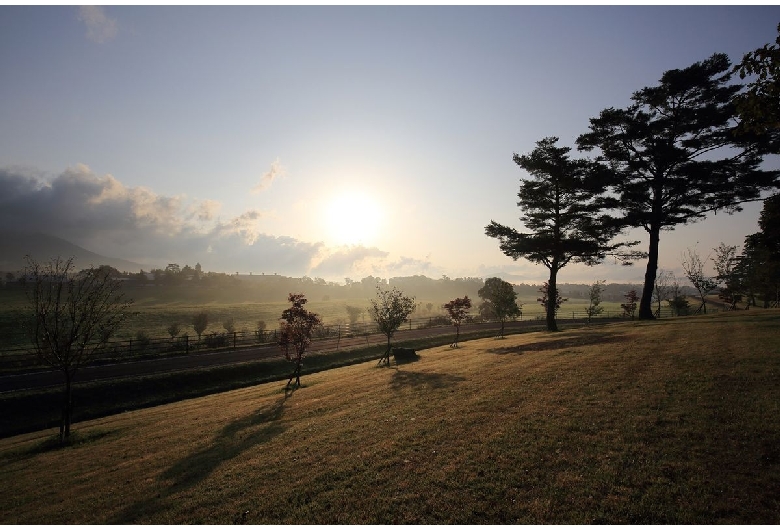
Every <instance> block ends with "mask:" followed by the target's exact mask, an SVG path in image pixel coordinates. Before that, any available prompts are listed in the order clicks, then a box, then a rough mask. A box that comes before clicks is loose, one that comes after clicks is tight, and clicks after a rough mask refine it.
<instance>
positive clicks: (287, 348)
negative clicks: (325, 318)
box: [279, 293, 322, 388]
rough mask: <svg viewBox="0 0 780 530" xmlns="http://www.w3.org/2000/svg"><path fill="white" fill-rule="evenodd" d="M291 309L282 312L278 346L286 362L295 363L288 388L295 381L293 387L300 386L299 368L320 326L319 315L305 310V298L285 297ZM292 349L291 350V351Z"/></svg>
mask: <svg viewBox="0 0 780 530" xmlns="http://www.w3.org/2000/svg"><path fill="white" fill-rule="evenodd" d="M287 300H288V301H289V302H290V303H291V304H292V305H291V307H289V308H287V309H285V310H284V311H283V312H282V324H281V329H280V335H279V346H281V348H282V350H284V356H285V358H286V359H287V360H288V361H291V362H293V363H295V370H294V371H293V373H292V374H291V375H290V380H289V381H287V387H288V388H289V387H290V385H291V384H292V381H293V379H295V386H296V387H300V386H301V367H302V366H303V357H304V355H305V353H306V348H307V347H308V346H309V344H311V336H312V333H313V332H314V329H315V328H316V327H318V326H320V325H322V320H320V317H319V315H317V314H316V313H312V312H311V311H309V310H307V309H305V308H304V307H303V306H304V305H306V302H307V300H306V298H305V297H304V295H303V294H293V293H290V295H289V296H288V297H287ZM291 347H292V349H291Z"/></svg>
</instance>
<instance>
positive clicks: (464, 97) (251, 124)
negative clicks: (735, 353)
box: [0, 5, 780, 283]
mask: <svg viewBox="0 0 780 530" xmlns="http://www.w3.org/2000/svg"><path fill="white" fill-rule="evenodd" d="M778 22H780V6H771V5H770V6H758V7H755V6H753V7H735V6H731V7H729V6H687V7H677V6H645V7H620V6H600V7H587V6H537V7H533V6H497V7H469V6H454V7H453V6H434V7H418V6H390V7H370V6H369V7H359V6H343V7H324V6H323V7H317V6H315V7H311V6H309V7H303V6H281V7H271V6H244V7H154V6H105V7H95V6H91V7H89V6H81V7H78V6H16V7H8V6H0V72H2V82H0V227H4V228H13V229H19V230H22V229H23V230H29V231H39V232H45V233H48V234H51V235H55V236H58V237H62V238H64V239H67V240H68V241H71V242H73V243H75V244H78V245H80V246H82V247H84V248H86V249H88V250H90V251H93V252H97V253H99V254H102V255H106V256H111V257H115V258H123V259H127V260H132V261H135V262H137V263H139V264H141V265H143V266H144V267H146V268H147V270H148V269H149V268H155V267H161V268H163V267H165V265H166V264H168V263H178V264H180V265H182V266H183V265H184V264H189V265H190V266H194V265H195V263H200V264H201V266H202V267H203V269H204V270H209V271H220V272H231V273H232V272H240V273H242V274H249V273H250V272H251V273H253V274H261V273H264V274H273V273H277V274H283V275H286V276H295V277H297V276H303V275H307V276H310V277H321V278H324V279H326V280H329V281H337V282H343V281H344V278H352V279H360V278H363V277H365V276H368V275H373V276H378V277H382V278H391V277H394V276H410V275H415V274H422V275H425V276H428V277H432V278H439V277H441V276H443V275H446V276H449V277H451V278H457V277H483V278H486V277H489V276H494V275H497V274H501V275H503V276H504V277H506V278H508V279H510V280H511V281H514V282H517V283H519V282H525V283H541V282H543V281H544V280H546V278H547V270H546V269H545V268H544V267H543V266H540V265H534V264H532V263H530V262H528V261H525V260H522V259H521V260H518V261H513V260H512V259H511V258H509V257H507V256H505V255H504V254H502V253H501V251H500V250H499V248H498V241H497V240H495V239H491V238H488V237H487V236H485V235H484V229H485V226H486V225H487V224H489V223H490V221H491V220H495V221H497V222H499V223H501V224H506V225H510V226H514V227H516V228H517V229H518V230H522V229H523V227H522V224H521V223H520V221H519V217H520V215H521V212H520V210H519V208H518V207H517V192H518V190H519V184H520V179H521V178H523V177H524V176H526V175H524V172H523V171H522V170H521V169H520V168H519V166H517V165H516V164H515V163H514V162H513V160H512V156H513V154H514V153H519V154H524V153H529V152H530V151H531V150H533V148H534V147H535V144H536V142H537V141H538V140H540V139H542V138H544V137H547V136H557V137H559V138H560V145H567V146H570V147H574V141H575V139H576V138H577V136H579V135H580V134H582V133H584V132H587V130H588V124H589V121H588V120H589V119H590V118H592V117H595V116H597V115H598V114H599V112H600V111H601V110H602V109H604V108H608V107H616V108H622V107H625V106H627V105H628V104H629V103H630V97H631V95H632V93H633V92H635V91H637V90H640V89H641V88H643V87H645V86H652V85H654V84H656V83H657V82H658V80H659V79H660V77H661V75H662V74H663V72H664V71H666V70H671V69H675V68H684V67H687V66H689V65H691V64H693V63H694V62H697V61H701V60H704V59H706V58H708V57H709V56H711V55H712V54H713V53H726V54H728V55H729V57H730V58H731V60H732V62H739V60H740V59H741V58H742V56H743V55H744V54H745V53H747V52H749V51H752V50H754V49H756V48H759V47H761V46H763V45H764V44H766V43H769V42H773V41H774V39H775V37H776V27H777V24H778ZM571 154H572V156H587V155H585V154H580V153H577V152H576V150H573V151H572V153H571ZM760 209H761V203H754V204H749V205H746V207H745V209H744V211H743V212H742V213H740V214H737V215H734V216H728V215H726V214H724V213H720V214H718V215H716V216H711V217H708V218H707V219H706V220H704V221H700V222H699V223H696V224H693V225H689V226H686V227H681V228H678V229H676V230H674V231H672V232H664V233H662V235H661V247H660V260H659V267H660V268H663V269H667V270H675V271H677V272H678V274H679V275H681V269H680V259H681V255H682V254H683V252H684V251H685V250H686V248H688V247H694V248H696V249H697V250H698V252H699V253H701V254H702V255H703V256H706V255H707V254H709V253H710V251H711V250H712V249H713V248H714V247H716V246H717V245H718V244H719V243H720V242H724V243H726V244H732V245H740V244H741V243H742V242H743V240H744V237H745V236H746V235H747V234H750V233H753V232H756V231H757V230H758V227H757V220H758V215H759V212H760ZM626 237H627V238H631V239H639V240H641V241H642V244H641V246H640V248H643V249H644V248H646V246H647V241H648V239H647V235H646V233H645V232H644V231H641V230H638V231H633V232H631V233H629V234H627V236H626ZM644 270H645V263H644V262H638V263H636V264H635V265H634V266H633V267H622V266H620V265H618V264H615V263H614V262H609V261H608V262H606V263H604V264H602V265H599V266H596V267H585V266H582V265H570V266H568V267H566V268H564V269H563V270H562V271H561V273H560V274H559V277H558V281H559V282H562V283H575V282H585V283H590V282H592V281H595V280H597V279H607V280H609V281H616V282H636V283H639V282H641V280H642V278H643V276H644Z"/></svg>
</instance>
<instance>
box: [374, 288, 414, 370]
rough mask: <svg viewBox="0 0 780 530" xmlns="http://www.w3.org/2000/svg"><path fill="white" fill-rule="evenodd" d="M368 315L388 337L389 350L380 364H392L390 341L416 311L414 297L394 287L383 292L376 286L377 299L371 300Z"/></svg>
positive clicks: (387, 349)
mask: <svg viewBox="0 0 780 530" xmlns="http://www.w3.org/2000/svg"><path fill="white" fill-rule="evenodd" d="M369 304H370V305H369V308H368V314H369V316H370V317H371V319H372V320H373V321H374V322H376V324H377V327H378V328H379V331H380V332H381V333H382V334H384V335H385V336H386V337H387V348H386V350H385V353H384V355H383V356H382V357H381V358H380V359H379V363H380V364H381V363H382V362H385V364H388V365H389V364H390V349H391V345H390V340H391V339H392V337H393V334H394V333H395V332H396V331H397V330H398V328H400V327H401V324H403V323H404V322H405V321H406V319H408V318H409V315H411V314H412V312H413V311H414V309H415V307H416V306H415V303H414V297H413V296H411V297H410V296H405V295H404V294H403V293H402V292H401V291H399V290H397V289H396V288H395V287H393V288H392V289H390V290H383V289H382V288H381V287H380V286H379V285H377V286H376V298H372V299H371V300H369Z"/></svg>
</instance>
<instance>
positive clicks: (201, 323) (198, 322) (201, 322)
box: [192, 311, 209, 342]
mask: <svg viewBox="0 0 780 530" xmlns="http://www.w3.org/2000/svg"><path fill="white" fill-rule="evenodd" d="M208 326H209V314H208V313H206V312H205V311H200V312H198V313H195V316H193V317H192V329H194V330H195V333H196V334H197V335H198V342H200V336H201V335H203V332H204V331H206V328H207V327H208Z"/></svg>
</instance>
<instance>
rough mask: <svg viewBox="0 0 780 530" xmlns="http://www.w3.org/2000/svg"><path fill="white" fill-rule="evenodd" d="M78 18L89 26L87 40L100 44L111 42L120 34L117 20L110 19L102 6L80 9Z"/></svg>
mask: <svg viewBox="0 0 780 530" xmlns="http://www.w3.org/2000/svg"><path fill="white" fill-rule="evenodd" d="M78 18H79V20H80V21H81V22H83V23H84V24H85V25H86V26H87V38H88V39H89V40H91V41H93V42H97V43H98V44H102V43H104V42H108V41H110V40H111V39H113V38H114V37H116V35H117V33H118V32H119V28H118V26H117V23H116V19H114V18H110V17H108V16H107V15H106V13H105V12H104V11H103V8H102V7H100V6H81V7H79V16H78Z"/></svg>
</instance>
